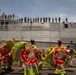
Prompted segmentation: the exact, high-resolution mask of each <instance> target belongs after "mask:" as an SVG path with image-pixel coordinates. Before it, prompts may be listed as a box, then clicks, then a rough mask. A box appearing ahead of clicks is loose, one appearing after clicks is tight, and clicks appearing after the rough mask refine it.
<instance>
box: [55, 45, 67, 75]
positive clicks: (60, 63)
mask: <svg viewBox="0 0 76 75" xmlns="http://www.w3.org/2000/svg"><path fill="white" fill-rule="evenodd" d="M65 58H66V47H65V46H64V45H61V46H56V47H55V50H54V52H53V59H54V63H55V64H56V70H55V72H54V73H55V74H62V75H64V74H65V73H66V72H65V69H64V63H65Z"/></svg>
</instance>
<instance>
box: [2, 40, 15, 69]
mask: <svg viewBox="0 0 76 75" xmlns="http://www.w3.org/2000/svg"><path fill="white" fill-rule="evenodd" d="M13 46H14V43H13V41H12V40H7V41H6V44H5V45H4V46H3V49H2V52H3V56H4V58H3V64H4V69H8V70H11V66H12V61H13V60H12V55H11V53H10V52H11V49H12V47H13Z"/></svg>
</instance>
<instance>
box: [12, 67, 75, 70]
mask: <svg viewBox="0 0 76 75" xmlns="http://www.w3.org/2000/svg"><path fill="white" fill-rule="evenodd" d="M12 68H13V69H16V70H17V69H18V70H21V69H23V68H22V67H12ZM42 70H54V69H52V68H42ZM65 70H76V68H65Z"/></svg>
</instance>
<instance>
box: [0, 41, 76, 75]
mask: <svg viewBox="0 0 76 75" xmlns="http://www.w3.org/2000/svg"><path fill="white" fill-rule="evenodd" d="M30 42H31V45H28V43H27V42H25V41H24V42H23V41H20V42H19V43H14V42H13V41H10V40H8V41H6V44H5V45H1V41H0V73H2V72H3V69H4V70H11V67H12V62H14V61H17V63H18V65H20V66H22V67H23V69H24V75H39V70H41V69H42V62H41V61H45V62H46V63H48V62H49V63H48V64H52V66H53V67H54V69H55V71H54V74H59V75H65V74H66V72H65V64H66V65H68V66H72V58H74V57H75V50H74V49H72V48H71V47H70V46H65V45H64V44H63V43H62V41H61V40H58V44H57V45H56V46H49V47H48V48H47V49H46V50H43V52H42V53H41V52H40V49H39V47H38V46H37V45H36V43H35V40H31V41H30ZM18 51H20V54H19V56H18V57H20V60H19V59H17V56H15V55H16V54H17V53H18ZM50 57H51V58H52V61H51V59H50Z"/></svg>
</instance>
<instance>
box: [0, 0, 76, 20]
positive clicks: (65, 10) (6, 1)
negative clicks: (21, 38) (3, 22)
mask: <svg viewBox="0 0 76 75" xmlns="http://www.w3.org/2000/svg"><path fill="white" fill-rule="evenodd" d="M0 9H1V13H3V12H5V13H6V14H13V13H14V14H16V15H17V16H19V17H22V18H24V17H32V18H34V17H61V18H62V19H63V20H64V18H66V17H67V18H68V19H69V20H71V21H76V0H0Z"/></svg>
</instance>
